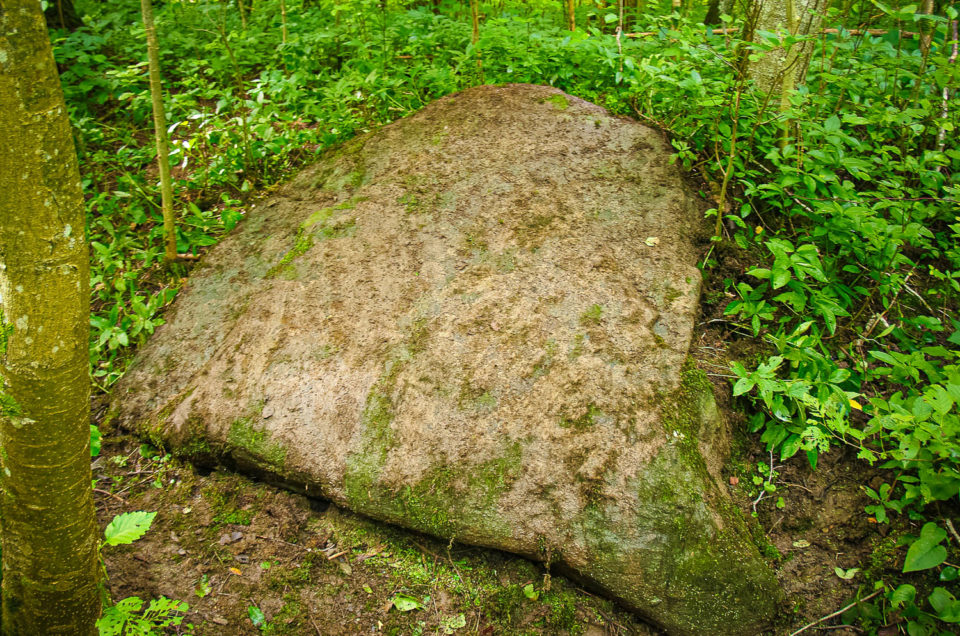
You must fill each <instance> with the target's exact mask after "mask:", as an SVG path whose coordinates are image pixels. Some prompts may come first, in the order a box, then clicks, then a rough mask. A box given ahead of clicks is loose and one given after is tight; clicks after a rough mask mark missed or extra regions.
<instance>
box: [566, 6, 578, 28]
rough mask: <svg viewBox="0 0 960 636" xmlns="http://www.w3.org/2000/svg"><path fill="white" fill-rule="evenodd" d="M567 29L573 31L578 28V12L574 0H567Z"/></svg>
mask: <svg viewBox="0 0 960 636" xmlns="http://www.w3.org/2000/svg"><path fill="white" fill-rule="evenodd" d="M566 6H567V29H569V30H571V31H576V30H577V14H576V11H575V7H574V6H573V0H567V2H566Z"/></svg>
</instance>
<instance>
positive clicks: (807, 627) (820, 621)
mask: <svg viewBox="0 0 960 636" xmlns="http://www.w3.org/2000/svg"><path fill="white" fill-rule="evenodd" d="M882 591H883V590H882V589H880V590H877V591H876V592H874V593H873V594H868V595H867V596H864V597H863V598H858V599H857V600H855V601H854V602H853V603H850V604H849V605H847V606H846V607H841V608H840V609H838V610H837V611H836V612H834V613H833V614H827V615H826V616H824V617H822V618H818V619H817V620H815V621H813V622H812V623H810V624H808V625H804V626H803V627H801V628H800V629H798V630H797V631H795V632H793V633H792V634H790V636H797V634H799V633H801V632H805V631H807V630H808V629H810V628H811V627H816V626H817V625H819V624H820V623H822V622H824V621H828V620H830V619H831V618H835V617H837V616H840V615H841V614H843V613H844V612H846V611H847V610H848V609H850V608H851V607H853V606H855V605H856V604H857V603H863V602H865V601H869V600H870V599H872V598H873V597H874V596H876V595H877V594H879V593H880V592H882Z"/></svg>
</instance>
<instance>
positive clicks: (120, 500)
mask: <svg viewBox="0 0 960 636" xmlns="http://www.w3.org/2000/svg"><path fill="white" fill-rule="evenodd" d="M93 492H98V493H100V494H102V495H107V496H109V497H113V498H114V499H116V500H117V501H119V502H120V503H127V500H126V499H124V498H123V497H121V496H119V495H115V494H113V493H112V492H107V491H106V490H102V489H100V488H94V489H93Z"/></svg>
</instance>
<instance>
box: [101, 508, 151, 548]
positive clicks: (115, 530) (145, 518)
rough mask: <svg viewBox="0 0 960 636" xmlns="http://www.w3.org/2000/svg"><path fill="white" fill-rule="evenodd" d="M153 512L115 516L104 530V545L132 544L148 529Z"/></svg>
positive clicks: (127, 513) (126, 513)
mask: <svg viewBox="0 0 960 636" xmlns="http://www.w3.org/2000/svg"><path fill="white" fill-rule="evenodd" d="M156 516H157V513H155V512H143V511H142V510H141V511H138V512H125V513H123V514H120V515H117V516H116V517H114V518H113V521H111V522H110V525H108V526H107V529H106V530H104V532H103V534H104V538H105V541H104V543H105V544H106V545H126V544H128V543H133V542H134V541H136V540H137V539H139V538H140V537H142V536H143V535H144V534H146V533H147V530H149V529H150V525H151V524H153V518H154V517H156Z"/></svg>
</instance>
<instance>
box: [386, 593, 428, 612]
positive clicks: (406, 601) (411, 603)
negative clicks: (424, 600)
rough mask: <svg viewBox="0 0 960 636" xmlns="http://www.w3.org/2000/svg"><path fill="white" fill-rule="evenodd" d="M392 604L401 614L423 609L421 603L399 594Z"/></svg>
mask: <svg viewBox="0 0 960 636" xmlns="http://www.w3.org/2000/svg"><path fill="white" fill-rule="evenodd" d="M390 602H391V603H393V606H394V607H396V608H397V609H398V610H400V611H401V612H409V611H411V610H415V609H420V608H422V607H423V605H421V604H420V601H418V600H417V599H415V598H413V597H412V596H408V595H407V594H397V595H396V596H394V597H393V599H392V600H391V601H390Z"/></svg>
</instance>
